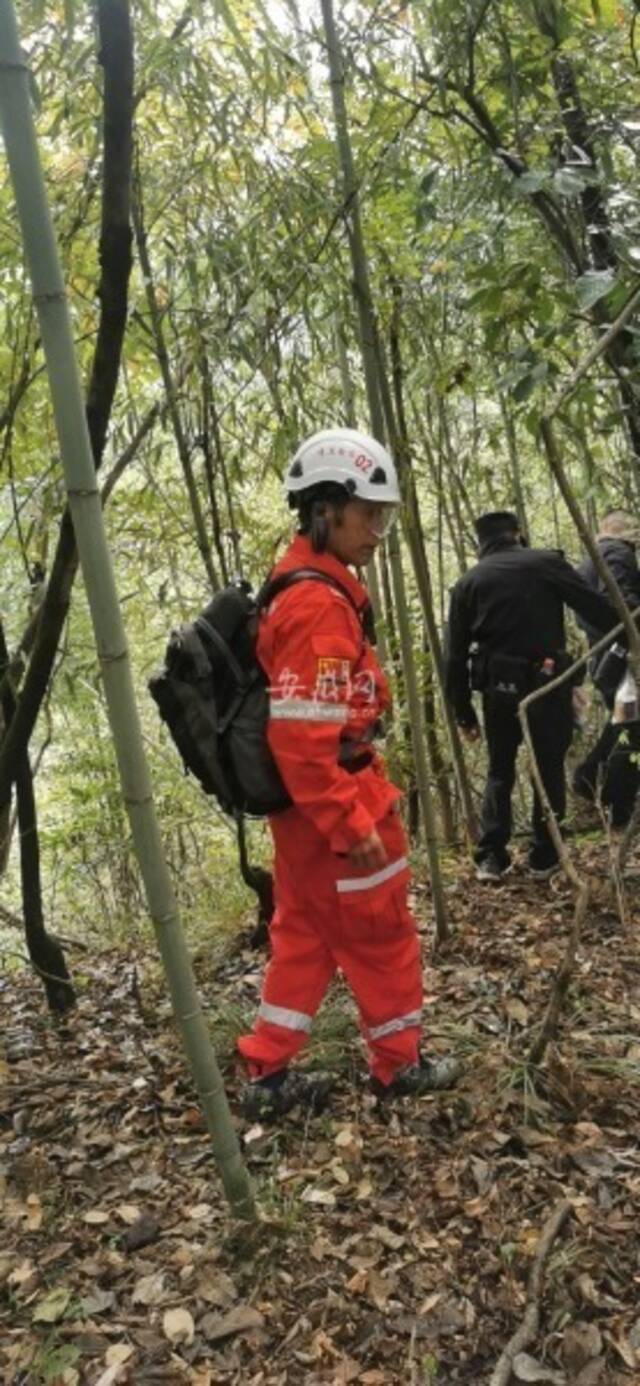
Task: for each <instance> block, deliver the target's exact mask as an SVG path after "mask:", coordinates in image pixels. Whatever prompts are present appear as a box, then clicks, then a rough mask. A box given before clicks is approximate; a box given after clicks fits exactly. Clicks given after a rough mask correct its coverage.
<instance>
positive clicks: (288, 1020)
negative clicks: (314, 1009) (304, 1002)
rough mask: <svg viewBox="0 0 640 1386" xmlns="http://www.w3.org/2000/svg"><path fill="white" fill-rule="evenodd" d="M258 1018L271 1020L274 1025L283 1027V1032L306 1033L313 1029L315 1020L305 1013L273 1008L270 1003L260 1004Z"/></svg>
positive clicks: (285, 1007)
mask: <svg viewBox="0 0 640 1386" xmlns="http://www.w3.org/2000/svg"><path fill="white" fill-rule="evenodd" d="M258 1017H259V1018H261V1019H262V1020H270V1021H271V1024H272V1025H281V1026H282V1028H283V1030H303V1031H304V1032H305V1033H308V1032H309V1030H310V1029H311V1024H312V1020H313V1016H310V1015H305V1013H304V1011H292V1010H290V1009H289V1008H288V1007H287V1006H272V1005H271V1003H270V1002H269V1001H261V1002H260V1006H259V1009H258Z"/></svg>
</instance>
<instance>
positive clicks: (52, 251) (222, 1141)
mask: <svg viewBox="0 0 640 1386" xmlns="http://www.w3.org/2000/svg"><path fill="white" fill-rule="evenodd" d="M0 62H1V63H2V68H3V73H2V80H1V81H0V120H1V122H2V127H3V134H4V139H5V144H6V147H7V153H8V156H9V166H10V172H11V180H12V183H13V189H14V193H15V198H16V204H17V208H18V216H19V219H20V224H21V228H22V235H23V239H24V245H25V251H26V258H27V263H28V267H29V272H30V275H31V279H32V283H33V295H34V301H35V303H36V307H37V310H38V317H39V320H40V327H41V331H42V339H43V343H44V350H45V357H46V361H47V367H48V372H49V381H50V386H51V396H52V401H53V409H54V415H55V422H56V429H57V434H58V440H59V444H60V454H61V458H62V465H63V470H64V477H65V483H66V487H67V496H68V499H69V505H70V509H71V513H72V515H73V524H74V529H75V534H76V539H77V543H78V551H79V556H80V562H81V564H82V573H83V577H84V581H85V586H86V590H87V596H88V598H89V607H90V611H91V619H92V622H93V628H94V633H95V639H96V645H97V649H98V655H99V658H100V664H101V668H102V677H103V682H104V688H105V693H106V698H107V707H108V711H109V720H110V724H111V728H112V732H113V738H114V744H115V750H116V756H117V760H118V769H119V773H120V780H121V784H122V791H123V798H124V801H125V804H126V808H127V813H128V816H129V821H130V824H131V831H132V836H133V842H134V847H135V851H136V855H137V857H138V861H139V863H140V869H141V873H142V877H143V880H144V885H145V890H146V895H147V900H148V904H149V909H150V913H151V916H152V918H153V921H154V926H155V929H156V936H157V939H158V945H159V948H160V951H161V954H162V958H163V962H164V965H165V970H166V975H167V980H168V983H169V988H170V991H171V997H172V1002H173V1007H174V1013H175V1016H176V1020H177V1023H178V1025H179V1027H180V1031H181V1034H182V1038H183V1042H184V1045H185V1049H186V1051H187V1054H188V1056H189V1059H190V1062H191V1065H192V1070H193V1075H194V1079H195V1083H196V1086H197V1088H198V1091H199V1093H200V1098H201V1102H202V1106H203V1110H204V1114H205V1118H206V1122H207V1126H208V1129H209V1133H210V1136H211V1144H212V1147H213V1152H214V1155H215V1158H216V1160H217V1162H218V1166H219V1169H220V1173H221V1176H222V1180H223V1183H224V1187H225V1190H226V1193H227V1197H228V1199H229V1202H230V1204H231V1206H232V1208H233V1209H234V1211H235V1213H236V1214H237V1215H238V1216H242V1217H245V1218H252V1217H253V1216H254V1215H255V1214H254V1204H253V1196H252V1192H251V1187H250V1184H249V1179H248V1175H247V1172H246V1169H245V1166H244V1164H243V1161H242V1156H241V1154H240V1148H239V1145H238V1139H237V1136H236V1133H235V1130H234V1128H233V1124H232V1122H231V1116H230V1113H229V1109H228V1106H227V1100H226V1096H225V1093H224V1088H223V1086H222V1080H221V1077H220V1073H219V1070H218V1066H217V1063H216V1059H215V1055H214V1052H213V1049H212V1047H211V1042H210V1039H209V1035H208V1033H207V1027H206V1024H205V1020H204V1016H203V1014H202V1010H201V1007H200V1002H199V998H198V995H197V991H196V987H195V982H194V978H193V972H192V968H191V964H190V961H189V956H188V953H187V948H186V944H185V940H184V934H183V932H182V929H181V926H180V920H179V913H178V909H177V905H176V901H175V897H174V894H173V887H172V884H171V877H170V874H169V871H168V868H167V864H166V861H165V857H164V852H163V847H162V839H161V835H160V830H159V826H158V822H157V819H156V815H155V810H154V805H153V797H152V792H151V783H150V779H149V772H148V768H147V762H146V757H145V752H144V746H143V741H142V735H141V730H140V723H139V718H138V711H137V707H136V702H135V696H134V692H133V683H132V677H131V669H130V664H129V656H128V651H127V646H126V640H125V633H124V627H123V624H122V616H121V612H120V607H119V603H118V597H117V592H116V588H115V581H114V575H113V569H112V565H111V555H110V553H109V548H108V544H107V539H106V533H105V527H104V518H103V514H102V507H101V504H100V494H99V490H98V487H97V484H96V476H95V467H94V460H93V457H92V450H91V439H90V436H89V432H88V428H87V420H86V416H85V411H84V409H83V404H82V395H81V390H80V380H79V375H78V368H77V363H76V360H75V351H74V344H73V334H72V330H71V319H70V314H69V310H68V307H67V301H66V295H65V290H64V283H63V279H62V275H61V271H60V264H59V260H58V254H57V249H56V244H55V239H54V235H53V227H52V224H51V217H50V213H49V208H48V205H47V199H46V193H45V189H44V182H43V178H42V172H41V169H40V161H39V157H38V149H37V144H36V137H35V127H34V122H33V116H32V112H31V102H30V92H29V74H28V68H27V64H26V62H25V59H24V56H23V52H22V50H21V48H20V43H19V38H18V31H17V27H16V22H15V15H14V12H13V6H12V3H11V0H0Z"/></svg>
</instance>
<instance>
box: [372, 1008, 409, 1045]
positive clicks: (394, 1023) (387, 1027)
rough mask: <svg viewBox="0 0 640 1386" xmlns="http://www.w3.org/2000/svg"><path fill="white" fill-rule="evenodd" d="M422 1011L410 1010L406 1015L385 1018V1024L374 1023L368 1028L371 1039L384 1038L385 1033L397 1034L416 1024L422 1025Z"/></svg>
mask: <svg viewBox="0 0 640 1386" xmlns="http://www.w3.org/2000/svg"><path fill="white" fill-rule="evenodd" d="M421 1020H422V1011H408V1012H407V1014H406V1015H397V1016H395V1018H394V1019H393V1020H385V1023H384V1025H373V1026H372V1027H371V1028H370V1029H369V1030H368V1032H367V1033H368V1035H369V1039H372V1040H376V1039H382V1038H383V1037H384V1035H397V1034H398V1032H399V1031H400V1030H411V1029H413V1028H414V1026H416V1025H420V1022H421Z"/></svg>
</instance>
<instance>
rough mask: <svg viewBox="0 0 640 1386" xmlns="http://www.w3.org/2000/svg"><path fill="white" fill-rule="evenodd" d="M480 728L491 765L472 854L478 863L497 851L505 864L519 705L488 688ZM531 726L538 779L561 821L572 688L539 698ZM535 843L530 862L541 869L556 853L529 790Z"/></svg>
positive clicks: (518, 739)
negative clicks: (478, 833) (483, 731)
mask: <svg viewBox="0 0 640 1386" xmlns="http://www.w3.org/2000/svg"><path fill="white" fill-rule="evenodd" d="M482 707H483V717H484V730H485V737H486V741H487V751H488V755H489V769H488V775H487V783H486V787H485V791H484V799H483V802H482V813H481V835H480V840H479V842H478V846H477V849H476V853H475V859H476V861H482V860H483V859H484V858H485V857H486V856H488V855H489V853H490V852H491V853H493V854H495V856H496V857H497V858H498V861H499V862H500V864H501V866H507V865H508V863H509V853H508V851H507V844H508V842H509V838H510V837H511V821H512V820H511V795H512V793H513V786H514V782H515V776H516V759H517V755H518V747H519V746H520V743H521V741H522V729H521V727H520V722H519V720H518V713H517V706H516V705H515V703H514V704H511V703H510V702H508V701H506V700H505V699H504V698H501V696H500V694H495V693H492V692H487V693H485V694H484V696H483V699H482ZM529 726H530V728H531V740H532V743H533V749H534V751H535V755H536V760H537V762H538V765H539V767H540V774H541V776H542V783H543V784H544V787H545V789H546V792H547V794H548V796H549V800H550V803H551V807H552V809H553V811H554V813H555V815H556V817H557V819H558V821H559V822H562V819H563V818H564V814H565V807H566V790H565V779H564V759H565V756H566V753H567V750H568V748H569V746H570V744H571V737H572V733H573V719H572V712H571V690H570V689H569V688H558V689H557V690H556V691H555V692H554V693H549V694H548V696H547V697H546V698H541V699H540V701H539V702H537V703H534V704H533V705H532V707H531V708H530V710H529ZM532 829H533V842H532V847H531V860H532V864H533V865H537V866H539V867H541V868H544V867H546V866H550V865H551V864H552V863H553V862H554V861H555V859H556V857H557V852H556V849H555V847H554V845H553V841H552V839H551V835H550V833H549V831H548V829H547V826H546V823H545V820H544V815H543V812H542V805H541V803H540V799H539V797H538V794H537V793H536V791H535V790H534V794H533V814H532Z"/></svg>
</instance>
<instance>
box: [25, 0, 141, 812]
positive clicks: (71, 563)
mask: <svg viewBox="0 0 640 1386" xmlns="http://www.w3.org/2000/svg"><path fill="white" fill-rule="evenodd" d="M98 25H99V34H100V59H101V62H102V66H103V69H104V102H103V107H104V160H103V197H102V219H101V227H100V248H99V254H100V283H99V286H98V298H99V300H100V321H99V324H98V336H97V341H96V349H95V353H94V357H93V362H92V367H91V376H90V381H89V389H88V395H87V406H86V413H87V425H88V427H89V436H90V439H91V448H92V453H93V459H94V465H95V468H96V470H97V469H98V467H99V466H100V462H101V461H102V455H103V451H104V445H105V440H106V436H107V427H108V423H109V418H110V414H111V406H112V404H113V398H114V395H115V390H116V384H117V380H118V371H119V367H120V357H121V354H122V341H123V337H124V332H125V327H126V321H127V292H128V284H129V274H130V270H131V227H130V223H129V199H130V184H131V122H132V115H133V36H132V32H131V24H130V19H129V7H128V0H98ZM9 75H10V74H7V76H6V77H5V79H4V80H7V81H8V80H9ZM77 567H78V555H77V551H76V545H75V539H74V534H73V526H72V523H71V517H70V514H69V510H68V507H67V508H66V509H65V511H64V513H63V515H62V520H61V523H60V531H59V535H58V543H57V546H56V551H55V555H54V559H53V564H52V567H51V573H50V577H49V582H48V584H47V590H46V593H45V597H44V601H43V603H42V607H41V610H40V619H39V621H38V629H37V633H36V637H35V643H34V647H33V652H32V655H31V659H30V661H29V669H28V672H27V675H26V678H25V681H24V686H23V689H22V693H21V695H20V699H19V702H18V705H17V708H16V712H15V716H14V718H13V720H12V723H11V727H10V729H9V730H8V732H7V734H6V736H5V737H4V740H3V742H2V744H1V745H0V813H1V812H2V809H3V807H4V806H5V805H6V803H7V801H8V799H9V796H10V790H11V784H12V782H13V780H15V778H16V775H17V773H18V767H19V765H20V762H21V758H22V756H23V755H24V752H25V751H26V750H27V747H28V745H29V741H30V739H31V733H32V731H33V728H34V726H35V723H36V719H37V717H38V713H39V711H40V708H41V706H42V702H43V699H44V697H45V694H46V691H47V687H48V684H49V679H50V677H51V671H52V669H53V664H54V661H55V657H56V653H57V650H58V645H59V642H60V636H61V634H62V630H63V627H64V623H65V620H66V618H67V612H68V610H69V601H70V597H71V590H72V587H73V582H74V578H75V575H76V571H77Z"/></svg>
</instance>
